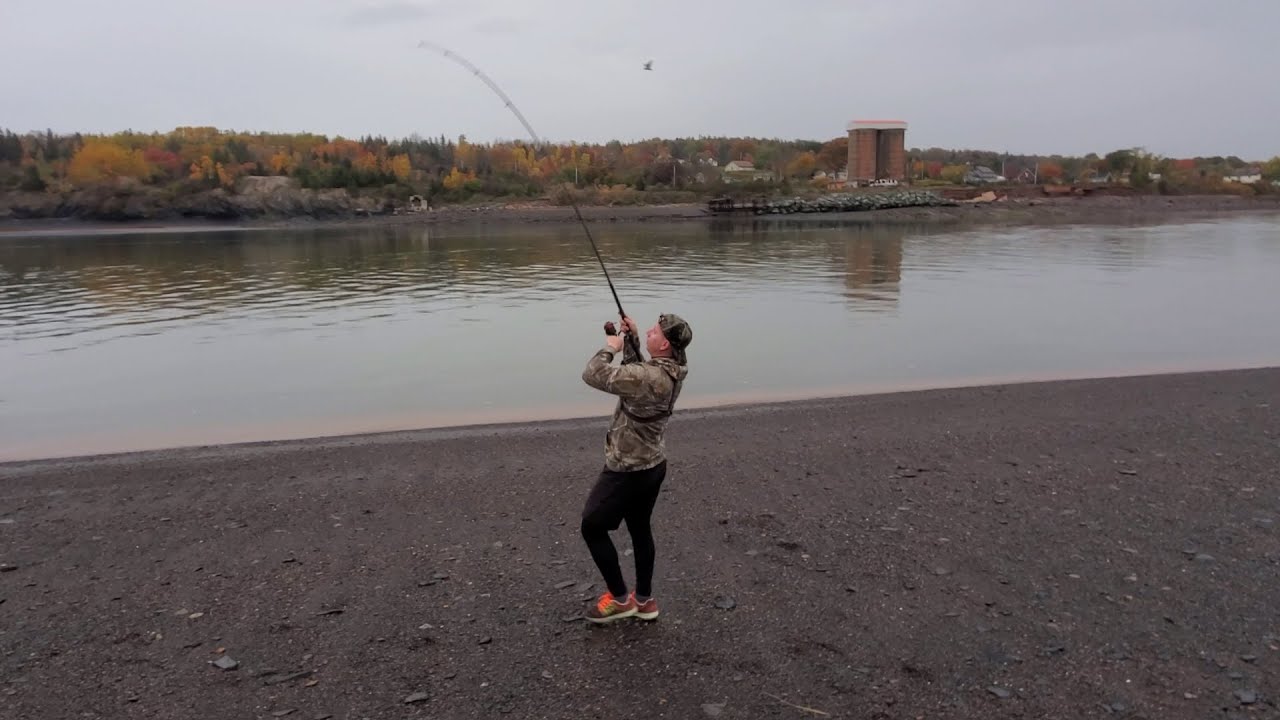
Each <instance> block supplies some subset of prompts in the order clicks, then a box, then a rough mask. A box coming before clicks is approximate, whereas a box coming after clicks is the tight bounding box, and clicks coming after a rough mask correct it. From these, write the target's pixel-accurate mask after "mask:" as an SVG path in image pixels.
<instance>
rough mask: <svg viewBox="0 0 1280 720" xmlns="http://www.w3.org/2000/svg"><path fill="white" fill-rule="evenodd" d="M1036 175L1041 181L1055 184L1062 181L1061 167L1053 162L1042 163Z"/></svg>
mask: <svg viewBox="0 0 1280 720" xmlns="http://www.w3.org/2000/svg"><path fill="white" fill-rule="evenodd" d="M1036 174H1037V175H1039V176H1040V179H1041V180H1044V181H1052V182H1056V181H1058V180H1061V179H1062V166H1061V165H1059V164H1058V163H1055V162H1042V163H1040V167H1039V169H1038V170H1037V172H1036Z"/></svg>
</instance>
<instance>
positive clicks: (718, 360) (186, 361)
mask: <svg viewBox="0 0 1280 720" xmlns="http://www.w3.org/2000/svg"><path fill="white" fill-rule="evenodd" d="M1278 230H1280V222H1277V220H1276V219H1275V218H1256V217H1255V218H1249V219H1234V220H1227V221H1218V222H1203V223H1184V224H1178V225H1164V226H1150V227H1119V226H1098V227H1084V226H1057V227H1023V228H1008V229H996V230H993V229H982V230H974V229H969V230H945V229H938V228H933V229H930V228H925V227H912V226H908V225H886V226H873V225H855V224H850V223H847V222H840V221H830V220H825V219H816V218H815V219H800V220H790V219H782V218H779V219H772V218H762V219H755V220H738V221H725V220H715V221H711V222H708V223H705V224H704V223H683V224H676V225H660V224H654V225H649V224H635V225H626V226H621V225H605V224H597V225H596V226H595V228H594V233H595V234H596V236H597V242H598V243H599V244H600V248H601V253H602V254H603V255H604V257H605V260H606V262H607V263H608V265H609V270H610V273H611V274H612V275H613V276H614V282H615V284H616V285H617V286H618V290H619V293H620V295H621V296H622V300H623V302H624V304H625V306H626V307H627V308H628V310H629V312H632V314H634V315H636V316H637V317H638V319H642V320H643V319H645V318H651V317H652V316H656V315H657V314H658V313H660V312H664V311H668V310H670V311H675V312H679V313H681V314H682V315H684V316H686V317H687V318H688V319H689V320H690V322H691V323H692V324H693V326H694V329H695V342H694V345H693V346H692V347H691V348H690V355H691V371H692V372H691V376H690V381H689V384H688V386H687V388H686V390H685V394H684V398H685V405H686V407H688V406H692V405H696V404H702V403H707V402H712V401H714V400H716V399H721V398H745V397H756V396H763V395H768V394H780V395H805V394H815V393H826V392H831V391H839V390H849V389H857V388H864V387H896V386H908V385H913V384H920V383H925V384H928V383H949V382H966V381H971V380H974V379H980V378H981V379H985V378H1001V377H1030V376H1037V377H1040V376H1046V377H1051V376H1056V375H1073V374H1091V373H1093V374H1096V373H1112V372H1124V371H1128V370H1143V369H1148V368H1158V367H1182V366H1187V367H1191V366H1195V367H1200V366H1232V365H1240V364H1267V363H1271V362H1274V361H1276V360H1277V358H1280V355H1278V354H1277V353H1278V351H1280V341H1278V340H1277V339H1276V334H1275V333H1268V332H1258V330H1259V329H1260V328H1263V327H1269V326H1270V325H1269V323H1270V322H1271V321H1270V319H1269V318H1268V312H1267V310H1266V309H1267V308H1271V307H1277V306H1280V302H1277V301H1278V300H1280V290H1277V289H1275V288H1277V287H1280V283H1274V282H1272V280H1271V278H1273V277H1274V274H1275V272H1276V270H1277V269H1280V232H1277V231H1278ZM612 305H613V302H612V298H611V296H610V295H609V292H608V287H607V285H606V284H605V283H604V280H603V277H602V275H601V273H600V268H599V266H598V264H597V262H596V259H595V256H594V255H593V254H592V252H591V249H590V246H589V245H588V244H587V243H586V241H585V238H584V237H583V235H582V233H581V229H580V228H577V227H574V226H563V227H538V226H525V227H520V228H514V229H513V228H511V227H501V226H478V227H453V228H444V229H441V228H424V227H384V228H378V227H360V228H354V229H353V228H346V229H328V230H316V229H310V230H272V231H226V232H221V231H219V232H199V233H149V234H135V235H130V234H114V235H107V236H97V237H94V236H78V237H49V236H39V237H22V236H4V235H0V360H3V367H2V368H0V380H3V384H2V386H0V430H2V431H3V432H2V433H0V457H4V456H6V455H7V456H12V457H18V456H26V455H30V454H33V453H35V454H67V453H74V452H82V451H87V450H90V449H92V450H98V449H115V448H116V447H146V446H151V445H155V444H169V443H189V442H206V441H215V440H221V439H229V438H234V439H251V438H257V437H262V438H266V437H277V436H296V435H298V434H307V433H332V432H343V431H353V430H362V429H382V428H385V427H390V426H396V427H401V426H403V427H412V426H415V425H426V424H448V423H450V421H462V420H470V419H477V418H478V419H486V418H488V419H497V418H503V417H515V416H530V417H533V416H538V415H540V414H541V415H545V414H553V413H562V414H563V413H575V412H577V413H589V414H595V413H599V412H605V411H607V410H608V406H609V403H608V400H607V398H602V397H601V396H600V395H599V394H598V393H595V392H594V391H591V390H590V389H589V388H585V386H583V385H582V383H581V381H580V379H579V378H578V375H579V373H580V372H581V365H582V364H583V363H584V362H585V360H586V358H587V356H588V355H589V354H590V353H591V351H592V350H594V348H595V347H596V346H597V345H598V344H599V341H600V336H599V330H598V328H599V327H600V324H601V323H602V322H603V321H604V320H607V319H611V318H612V316H613V315H614V310H613V309H612ZM1228 318H1229V320H1228ZM161 437H163V438H166V440H164V441H159V440H156V439H157V438H161Z"/></svg>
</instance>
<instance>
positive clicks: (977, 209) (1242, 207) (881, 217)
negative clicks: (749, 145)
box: [0, 194, 1280, 238]
mask: <svg viewBox="0 0 1280 720" xmlns="http://www.w3.org/2000/svg"><path fill="white" fill-rule="evenodd" d="M581 211H582V215H583V218H584V219H586V220H587V221H588V222H595V223H644V222H680V221H707V220H722V221H730V222H814V221H827V222H843V223H868V224H875V223H897V222H905V223H919V224H934V223H936V224H951V223H955V224H966V223H976V224H1020V223H1032V222H1085V223H1122V222H1151V221H1160V220H1164V219H1181V218H1191V217H1214V216H1221V215H1225V214H1241V213H1275V212H1280V194H1277V195H1262V196H1256V197H1240V196H1235V195H1181V196H1176V195H1175V196H1156V195H1144V196H1121V195H1110V196H1089V197H1066V198H1047V197H1045V198H1025V197H1022V198H1018V197H1010V198H1008V199H1007V200H1003V201H999V202H993V203H978V204H964V205H960V206H957V207H918V208H897V209H891V210H871V211H865V212H839V213H798V214H792V215H750V214H734V215H721V214H717V213H712V212H710V211H709V210H707V208H706V205H705V204H702V203H698V204H677V205H636V206H625V207H599V206H588V207H583V208H581ZM576 222H577V218H576V216H575V215H574V212H573V209H572V208H569V207H558V206H551V205H546V204H538V203H521V204H505V205H498V204H494V205H479V206H464V205H450V206H444V207H441V208H438V209H436V210H433V211H431V212H423V213H418V214H404V215H372V216H368V217H352V218H345V219H338V218H323V219H317V218H311V217H291V218H260V219H246V220H240V221H220V220H204V219H189V220H131V221H119V222H104V221H86V220H76V219H57V220H51V219H45V220H14V219H10V220H0V238H3V237H5V236H6V235H8V236H14V237H17V236H31V235H46V234H48V235H66V234H71V235H93V234H119V233H139V232H195V231H218V230H269V229H280V228H316V229H325V228H345V227H381V226H410V227H412V226H441V225H444V226H451V225H462V224H469V223H494V224H528V223H550V224H563V223H576Z"/></svg>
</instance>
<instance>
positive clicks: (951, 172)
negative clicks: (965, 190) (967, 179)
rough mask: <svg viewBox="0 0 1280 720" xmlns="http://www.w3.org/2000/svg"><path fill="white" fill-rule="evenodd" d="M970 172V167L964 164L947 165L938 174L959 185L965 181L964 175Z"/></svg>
mask: <svg viewBox="0 0 1280 720" xmlns="http://www.w3.org/2000/svg"><path fill="white" fill-rule="evenodd" d="M968 172H969V169H968V168H966V167H965V166H964V165H947V166H945V167H943V168H942V171H941V172H940V173H938V175H939V177H941V178H942V179H943V180H946V181H947V182H949V183H953V184H956V185H959V184H960V183H963V182H964V176H965V175H966V174H967V173H968Z"/></svg>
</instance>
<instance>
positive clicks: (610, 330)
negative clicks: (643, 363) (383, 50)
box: [418, 40, 641, 357]
mask: <svg viewBox="0 0 1280 720" xmlns="http://www.w3.org/2000/svg"><path fill="white" fill-rule="evenodd" d="M418 47H420V48H427V49H429V50H435V51H436V52H439V53H441V54H443V55H444V56H445V57H447V58H449V59H450V60H453V61H454V62H456V63H458V64H459V65H461V66H462V67H464V68H466V69H467V70H469V71H471V73H472V74H473V75H475V76H476V77H478V78H480V79H481V80H482V81H483V82H484V84H485V85H488V86H489V89H490V90H493V91H494V92H495V93H497V95H498V97H499V98H501V99H502V102H503V103H504V104H505V105H506V106H507V108H508V109H509V110H511V112H512V113H514V114H515V116H516V119H518V120H519V121H520V124H521V125H524V129H525V130H527V131H528V132H529V136H530V137H532V138H533V142H534V144H535V145H542V144H543V142H542V139H541V138H539V137H538V133H537V132H535V131H534V129H533V126H532V125H530V124H529V121H528V120H526V119H525V117H524V113H522V112H520V108H517V107H516V104H515V103H513V102H511V98H509V97H507V94H506V93H504V92H502V88H500V87H498V84H497V83H495V82H494V81H493V80H492V79H490V78H489V76H488V75H485V74H484V72H483V71H482V70H481V69H480V68H478V67H476V66H475V65H472V64H471V62H470V61H468V60H467V59H466V58H464V57H462V56H461V55H459V54H458V53H456V52H453V51H452V50H449V49H448V48H444V47H441V46H439V45H436V44H435V43H432V42H428V41H426V40H422V41H420V42H419V43H418ZM573 162H574V164H575V165H576V164H577V162H578V158H576V157H575V158H574V159H573ZM569 204H570V205H572V206H573V214H574V215H575V216H576V217H577V218H578V222H579V223H580V224H581V225H582V231H583V232H584V233H586V235H587V240H588V241H589V242H590V243H591V250H592V251H593V252H594V253H595V255H596V260H597V261H598V262H599V263H600V269H601V270H603V271H604V279H605V282H607V283H609V292H610V293H612V294H613V301H614V303H616V304H617V305H618V316H619V317H620V318H624V317H626V316H627V314H626V312H624V311H623V310H622V301H621V300H619V299H618V291H617V290H616V289H614V287H613V278H611V277H609V269H608V268H606V267H605V266H604V258H602V257H600V248H598V247H596V240H595V238H593V237H591V228H589V227H587V221H586V220H585V219H584V218H583V217H582V211H581V210H579V209H578V202H577V200H575V199H574V197H573V193H572V192H571V193H569ZM604 327H605V332H606V333H607V334H609V335H614V334H616V331H615V330H614V327H613V323H611V322H610V323H605V326H604ZM626 337H627V340H629V341H630V343H631V349H632V351H633V352H635V354H636V357H641V355H640V346H639V341H637V340H636V338H635V336H634V334H633V333H627V335H626Z"/></svg>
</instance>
